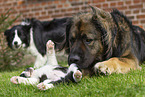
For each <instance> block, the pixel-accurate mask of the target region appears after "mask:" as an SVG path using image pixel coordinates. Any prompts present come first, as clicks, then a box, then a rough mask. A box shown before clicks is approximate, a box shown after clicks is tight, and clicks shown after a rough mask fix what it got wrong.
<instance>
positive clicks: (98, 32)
mask: <svg viewBox="0 0 145 97" xmlns="http://www.w3.org/2000/svg"><path fill="white" fill-rule="evenodd" d="M91 8H92V12H88V13H79V14H77V15H75V16H74V17H73V19H72V20H70V22H69V24H68V26H67V32H66V41H67V43H66V45H67V46H68V47H69V50H70V54H69V57H68V62H69V64H71V63H76V64H77V65H78V67H79V68H80V69H82V70H83V73H84V75H86V74H89V75H93V74H98V73H100V72H101V73H104V74H106V73H107V74H112V73H127V72H128V71H130V70H131V69H133V70H136V69H141V68H140V67H139V65H140V64H141V63H142V62H143V61H144V59H145V31H144V30H143V29H141V28H140V27H138V26H134V25H132V23H131V22H130V21H129V19H128V18H127V17H126V16H124V15H123V14H122V13H120V12H119V11H118V10H117V9H115V10H113V11H112V12H111V13H109V12H106V11H103V10H101V9H99V8H95V7H91Z"/></svg>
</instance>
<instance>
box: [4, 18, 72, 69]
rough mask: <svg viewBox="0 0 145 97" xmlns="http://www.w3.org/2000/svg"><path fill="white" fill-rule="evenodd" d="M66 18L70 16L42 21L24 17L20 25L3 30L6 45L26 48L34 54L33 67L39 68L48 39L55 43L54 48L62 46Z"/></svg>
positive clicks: (44, 54)
mask: <svg viewBox="0 0 145 97" xmlns="http://www.w3.org/2000/svg"><path fill="white" fill-rule="evenodd" d="M68 19H70V18H61V19H53V20H52V21H42V22H41V21H39V20H37V19H26V20H25V21H23V22H22V23H21V24H20V25H16V26H14V27H12V28H11V29H8V30H6V31H5V33H4V34H5V36H6V39H7V42H8V46H9V47H11V48H12V49H19V48H20V47H24V48H27V51H28V52H30V53H31V54H32V55H34V56H36V61H35V63H34V68H40V67H42V66H43V65H45V64H46V59H47V57H46V42H47V41H48V40H52V41H53V42H54V43H55V49H56V50H60V49H61V48H63V45H64V40H65V30H66V22H67V20H68Z"/></svg>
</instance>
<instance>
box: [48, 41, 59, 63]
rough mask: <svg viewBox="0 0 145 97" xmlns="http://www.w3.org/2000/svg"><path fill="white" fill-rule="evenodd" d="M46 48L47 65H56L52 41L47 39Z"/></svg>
mask: <svg viewBox="0 0 145 97" xmlns="http://www.w3.org/2000/svg"><path fill="white" fill-rule="evenodd" d="M46 50H47V54H46V55H47V64H48V65H58V63H57V59H56V55H55V50H54V43H53V42H52V41H51V40H49V41H48V42H47V43H46Z"/></svg>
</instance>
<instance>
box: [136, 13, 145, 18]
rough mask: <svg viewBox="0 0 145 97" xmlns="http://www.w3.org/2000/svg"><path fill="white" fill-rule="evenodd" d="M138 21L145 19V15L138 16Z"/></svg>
mask: <svg viewBox="0 0 145 97" xmlns="http://www.w3.org/2000/svg"><path fill="white" fill-rule="evenodd" d="M137 18H138V19H145V14H144V15H137Z"/></svg>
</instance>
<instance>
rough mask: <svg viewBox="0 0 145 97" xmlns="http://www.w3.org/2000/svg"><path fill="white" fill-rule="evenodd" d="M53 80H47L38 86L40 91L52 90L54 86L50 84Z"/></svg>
mask: <svg viewBox="0 0 145 97" xmlns="http://www.w3.org/2000/svg"><path fill="white" fill-rule="evenodd" d="M50 82H51V80H48V79H47V80H45V81H44V82H41V83H39V84H38V85H37V87H38V89H40V90H47V89H50V88H53V87H54V85H53V84H52V83H50Z"/></svg>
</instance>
